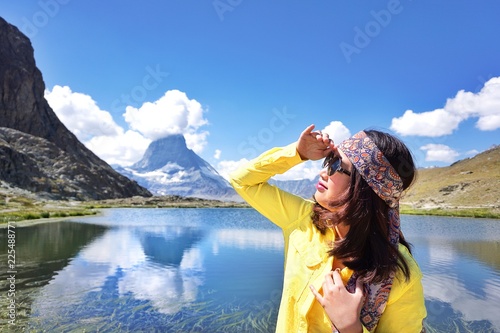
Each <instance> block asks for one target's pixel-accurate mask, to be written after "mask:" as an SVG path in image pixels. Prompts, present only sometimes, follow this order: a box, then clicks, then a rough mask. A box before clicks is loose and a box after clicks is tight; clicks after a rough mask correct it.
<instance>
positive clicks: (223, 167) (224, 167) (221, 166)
mask: <svg viewBox="0 0 500 333" xmlns="http://www.w3.org/2000/svg"><path fill="white" fill-rule="evenodd" d="M247 162H248V160H247V159H246V158H242V159H241V160H239V161H220V162H219V163H217V166H216V169H217V172H218V173H219V175H221V176H222V177H224V178H226V179H229V174H231V172H233V171H235V170H236V169H238V168H239V167H240V166H242V165H243V164H245V163H247Z"/></svg>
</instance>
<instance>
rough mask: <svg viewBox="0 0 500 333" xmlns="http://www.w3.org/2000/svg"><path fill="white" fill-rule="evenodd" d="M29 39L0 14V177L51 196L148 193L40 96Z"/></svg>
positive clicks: (41, 88)
mask: <svg viewBox="0 0 500 333" xmlns="http://www.w3.org/2000/svg"><path fill="white" fill-rule="evenodd" d="M44 90H45V84H44V82H43V78H42V73H41V72H40V70H39V69H38V68H37V67H36V64H35V59H34V50H33V47H32V46H31V43H30V41H29V39H28V38H27V37H26V36H25V35H23V34H22V33H21V32H20V31H19V30H18V29H17V28H16V27H14V26H13V25H11V24H9V23H7V22H6V21H5V20H4V19H2V18H1V17H0V180H1V181H3V182H6V183H8V184H10V185H12V186H15V187H19V188H22V189H26V190H29V191H32V192H41V193H43V194H45V195H46V196H47V197H50V198H55V199H67V198H76V199H80V200H85V199H109V198H123V197H131V196H135V195H139V196H151V193H150V192H149V191H147V190H146V189H145V188H143V187H141V186H139V185H138V184H137V183H135V182H133V181H131V180H130V179H128V178H126V177H124V176H123V175H121V174H119V173H118V172H116V171H115V170H113V168H111V167H110V166H109V165H108V164H107V163H105V162H104V161H102V160H101V159H100V158H99V157H97V156H96V155H95V154H94V153H92V152H91V151H90V150H89V149H87V148H86V147H85V146H84V145H83V144H82V143H81V142H80V141H78V139H77V138H76V136H75V135H73V134H72V133H71V132H70V131H69V130H68V129H67V128H66V127H65V126H64V125H63V123H62V122H61V121H60V120H59V119H58V118H57V116H56V115H55V113H54V111H53V110H52V109H51V108H50V106H49V104H48V103H47V101H46V100H45V98H44Z"/></svg>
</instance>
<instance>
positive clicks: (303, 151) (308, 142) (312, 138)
mask: <svg viewBox="0 0 500 333" xmlns="http://www.w3.org/2000/svg"><path fill="white" fill-rule="evenodd" d="M313 129H314V125H309V126H308V127H307V128H306V129H305V130H304V131H303V132H302V133H301V134H300V137H299V140H298V141H297V152H298V153H299V155H300V157H301V158H302V159H303V160H319V159H322V158H325V157H326V156H328V154H330V153H331V152H332V150H333V147H334V144H333V140H331V139H330V137H329V136H328V134H327V133H321V131H313Z"/></svg>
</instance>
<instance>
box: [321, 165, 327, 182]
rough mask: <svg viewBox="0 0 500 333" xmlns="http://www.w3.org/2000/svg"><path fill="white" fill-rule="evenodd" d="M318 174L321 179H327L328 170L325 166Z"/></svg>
mask: <svg viewBox="0 0 500 333" xmlns="http://www.w3.org/2000/svg"><path fill="white" fill-rule="evenodd" d="M319 176H320V177H321V179H323V180H326V179H328V172H327V168H323V169H321V171H320V172H319Z"/></svg>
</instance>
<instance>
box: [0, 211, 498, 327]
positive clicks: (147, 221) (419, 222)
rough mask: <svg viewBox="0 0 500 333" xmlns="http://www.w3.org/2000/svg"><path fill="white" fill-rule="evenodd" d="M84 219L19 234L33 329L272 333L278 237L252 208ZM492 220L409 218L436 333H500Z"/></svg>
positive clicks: (22, 291) (279, 269)
mask: <svg viewBox="0 0 500 333" xmlns="http://www.w3.org/2000/svg"><path fill="white" fill-rule="evenodd" d="M82 222H85V224H82V223H74V222H62V223H52V224H46V225H37V226H33V227H29V228H23V229H18V234H17V236H16V242H17V243H16V248H17V251H18V252H17V257H18V258H19V263H20V264H19V265H20V269H19V271H20V274H19V275H20V276H19V284H18V288H19V297H20V300H22V302H23V304H24V305H25V307H26V316H29V317H30V319H29V320H30V323H29V326H30V328H31V329H32V330H33V331H43V330H45V331H75V330H77V331H78V330H81V329H82V328H85V329H87V331H95V330H103V331H155V330H156V331H158V330H161V331H196V329H198V330H201V331H203V332H226V331H227V332H236V331H238V330H239V331H241V332H269V331H273V329H274V324H275V320H276V314H277V308H278V304H279V295H280V292H281V282H282V274H283V253H282V251H283V239H282V233H281V231H280V230H279V229H278V228H276V227H274V226H273V225H272V224H270V223H269V221H267V220H266V219H265V218H263V217H262V216H260V215H259V214H258V213H257V212H256V211H254V210H250V209H246V210H245V209H239V210H230V209H227V210H226V209H219V210H216V209H206V210H205V209H199V210H189V209H179V210H161V209H157V210H147V214H144V210H143V209H135V210H134V209H131V210H110V211H107V212H106V215H105V216H100V217H96V218H89V219H85V220H82ZM472 222H473V223H472ZM497 222H498V221H493V223H491V222H488V221H482V220H479V221H477V220H467V219H441V218H428V217H408V216H404V217H403V221H402V223H403V230H405V236H406V237H407V238H408V239H409V240H410V241H411V242H412V243H413V244H414V254H415V257H416V259H417V261H418V262H419V264H420V266H421V268H422V271H423V273H424V279H423V283H424V292H425V297H426V305H427V309H428V323H429V326H430V327H431V328H432V329H433V330H430V331H431V332H434V331H438V332H450V331H453V332H462V331H463V332H467V331H472V332H491V331H500V317H499V316H498V313H500V258H499V257H498V250H499V249H500V245H499V244H500V241H499V240H500V225H499V223H497ZM93 223H94V224H93ZM474 228H477V230H475V229H474ZM5 237H6V235H5V232H4V231H0V239H1V240H2V244H4V242H3V240H4V239H6V238H5ZM0 257H1V258H4V259H2V260H4V261H6V248H2V249H0ZM0 274H5V273H4V272H1V273H0ZM0 277H1V278H2V280H3V281H5V276H1V275H0ZM2 283H4V284H5V282H2ZM1 286H2V288H4V289H3V290H5V286H4V285H1ZM31 311H32V312H33V314H32V315H31ZM58 325H59V326H58ZM1 326H2V324H0V330H1V329H2V327H1Z"/></svg>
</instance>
